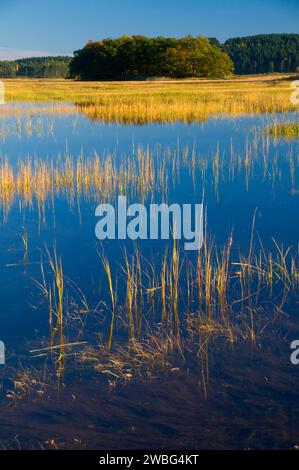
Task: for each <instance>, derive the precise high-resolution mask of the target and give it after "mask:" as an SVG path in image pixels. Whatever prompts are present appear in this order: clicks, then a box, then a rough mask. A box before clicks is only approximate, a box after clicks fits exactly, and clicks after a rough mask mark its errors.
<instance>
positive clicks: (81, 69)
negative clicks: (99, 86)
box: [70, 36, 234, 80]
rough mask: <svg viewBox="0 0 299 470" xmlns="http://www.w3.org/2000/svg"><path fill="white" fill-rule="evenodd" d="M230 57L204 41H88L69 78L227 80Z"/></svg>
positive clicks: (126, 38)
mask: <svg viewBox="0 0 299 470" xmlns="http://www.w3.org/2000/svg"><path fill="white" fill-rule="evenodd" d="M233 70H234V67H233V63H232V61H231V59H230V58H229V56H228V55H227V54H226V52H224V51H223V50H221V48H219V47H218V46H217V45H216V44H215V43H213V42H212V41H209V40H208V39H207V38H204V37H194V36H186V37H184V38H180V39H175V38H164V37H156V38H149V37H145V36H122V37H120V38H118V39H104V40H102V41H96V42H93V41H89V42H88V44H86V46H85V47H84V48H83V49H81V50H79V51H76V52H75V53H74V58H73V60H72V61H71V63H70V76H71V77H72V78H78V79H81V80H128V79H141V78H147V77H171V78H184V77H209V78H218V77H221V78H222V77H226V76H229V75H231V74H232V73H233Z"/></svg>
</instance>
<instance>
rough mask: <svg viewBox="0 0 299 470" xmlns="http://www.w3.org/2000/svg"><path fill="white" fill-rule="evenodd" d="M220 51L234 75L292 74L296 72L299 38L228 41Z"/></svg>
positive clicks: (267, 36) (279, 36)
mask: <svg viewBox="0 0 299 470" xmlns="http://www.w3.org/2000/svg"><path fill="white" fill-rule="evenodd" d="M223 49H224V50H225V51H226V52H227V53H228V54H229V56H230V57H231V59H232V61H233V62H234V66H235V72H236V73H237V74H240V75H242V74H253V73H268V72H269V73H272V72H296V71H298V70H297V69H298V68H299V34H262V35H259V36H248V37H242V38H233V39H228V40H227V41H226V42H225V44H224V45H223Z"/></svg>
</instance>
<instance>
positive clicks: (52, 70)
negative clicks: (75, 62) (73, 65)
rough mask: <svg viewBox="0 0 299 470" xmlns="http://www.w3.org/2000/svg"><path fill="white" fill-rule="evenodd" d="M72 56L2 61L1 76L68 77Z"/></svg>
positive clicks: (0, 64) (0, 62) (0, 63)
mask: <svg viewBox="0 0 299 470" xmlns="http://www.w3.org/2000/svg"><path fill="white" fill-rule="evenodd" d="M70 61H71V57H32V58H28V59H19V60H12V61H8V60H7V61H0V77H5V78H14V77H32V78H66V77H67V76H68V75H69V64H70Z"/></svg>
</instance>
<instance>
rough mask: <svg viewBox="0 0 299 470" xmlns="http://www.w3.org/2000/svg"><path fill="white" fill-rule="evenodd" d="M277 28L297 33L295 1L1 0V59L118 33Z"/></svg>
mask: <svg viewBox="0 0 299 470" xmlns="http://www.w3.org/2000/svg"><path fill="white" fill-rule="evenodd" d="M278 32H293V33H299V0H263V1H261V0H249V1H247V0H246V1H244V0H208V1H201V0H184V1H183V0H182V1H176V0H150V1H144V0H143V1H142V0H107V1H105V0H50V1H47V0H0V59H1V58H2V59H4V58H7V59H13V58H16V57H22V56H27V57H28V56H32V55H42V54H45V53H49V54H71V53H72V52H73V51H74V50H76V49H79V48H81V47H82V46H84V44H85V43H86V42H87V41H88V40H89V39H94V40H95V39H101V38H103V37H117V36H120V35H122V34H145V35H148V36H156V35H164V36H183V35H186V34H195V35H199V34H204V35H206V36H213V37H217V38H218V39H219V40H222V41H223V40H225V39H227V38H228V37H232V36H246V35H251V34H259V33H278Z"/></svg>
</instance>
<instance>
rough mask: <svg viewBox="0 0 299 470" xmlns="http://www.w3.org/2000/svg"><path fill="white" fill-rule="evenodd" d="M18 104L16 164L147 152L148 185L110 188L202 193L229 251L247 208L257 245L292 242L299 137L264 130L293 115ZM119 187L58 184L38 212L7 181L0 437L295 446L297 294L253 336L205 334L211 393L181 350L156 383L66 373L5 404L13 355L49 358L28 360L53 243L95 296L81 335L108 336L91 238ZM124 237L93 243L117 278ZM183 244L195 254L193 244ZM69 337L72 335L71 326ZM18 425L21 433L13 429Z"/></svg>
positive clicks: (42, 330) (136, 194)
mask: <svg viewBox="0 0 299 470" xmlns="http://www.w3.org/2000/svg"><path fill="white" fill-rule="evenodd" d="M11 106H12V107H13V105H11ZM32 106H33V105H32ZM24 108H25V109H26V110H27V114H26V116H24V115H20V117H18V118H16V117H14V116H10V115H7V116H6V117H5V118H1V122H0V158H1V159H2V161H3V162H4V161H5V160H7V162H8V163H9V165H11V167H12V168H13V170H14V171H15V172H18V168H20V162H22V161H23V162H25V161H27V160H28V159H31V161H32V162H34V161H36V160H37V159H39V160H42V161H44V162H47V163H49V162H54V163H55V162H58V161H59V162H61V165H63V162H65V161H67V160H68V159H69V160H70V159H71V160H73V161H75V162H76V161H77V160H78V159H81V160H82V161H85V160H90V159H93V158H94V155H95V154H97V155H98V156H99V158H100V160H101V161H102V162H105V161H107V160H110V161H111V162H112V166H113V168H114V170H115V171H116V172H120V173H121V172H122V171H124V162H127V163H128V162H131V163H132V162H135V164H136V165H137V166H136V168H137V169H138V164H137V162H138V156H140V155H143V156H144V155H145V154H146V152H148V154H149V155H150V158H151V161H152V168H153V172H154V174H155V178H154V183H153V184H152V185H149V186H148V187H145V188H143V189H142V191H140V188H139V189H138V184H137V185H136V184H135V185H134V184H133V183H132V181H129V180H127V182H126V184H125V185H124V186H123V187H122V188H121V189H120V188H117V193H118V194H120V193H121V194H125V195H128V197H129V198H130V201H135V202H139V201H140V202H142V201H143V200H144V201H145V203H146V204H149V202H151V201H154V202H156V203H161V202H163V201H167V202H169V203H173V202H176V203H179V204H187V203H201V202H202V201H203V202H204V208H205V214H206V226H205V230H206V232H207V234H208V235H207V236H208V237H213V238H214V243H215V245H217V246H219V247H220V248H221V247H222V246H223V245H224V244H225V243H226V242H227V239H228V237H229V236H230V234H232V237H233V247H232V256H233V257H234V256H237V254H238V253H239V252H247V251H248V247H249V244H250V239H251V229H252V221H253V217H254V214H256V223H255V242H254V243H255V245H254V246H255V247H256V246H260V245H259V239H260V240H261V241H262V246H263V249H264V250H265V251H267V250H269V251H271V250H273V251H274V250H275V246H274V243H273V239H275V240H277V243H278V244H283V245H284V247H285V248H286V247H288V246H293V247H296V246H297V245H298V208H299V153H298V140H284V139H280V140H277V141H276V140H274V139H273V138H271V137H270V136H267V134H266V132H265V129H266V128H267V126H271V125H273V123H277V122H285V121H295V120H297V119H298V114H294V113H292V114H289V115H267V116H266V115H260V116H255V117H252V116H246V117H241V118H234V119H231V118H230V117H227V118H221V119H217V118H214V119H211V120H209V121H207V122H204V123H200V124H199V123H193V124H184V123H179V122H178V123H170V124H164V125H160V124H148V125H143V126H134V125H129V126H123V125H119V124H117V123H102V122H91V121H90V120H89V119H88V118H86V117H85V116H84V115H81V114H78V113H77V112H76V111H75V110H74V113H72V114H66V115H63V114H62V115H57V116H53V115H50V114H47V113H44V112H40V111H38V109H37V106H36V104H35V105H34V110H33V111H32V113H28V109H30V104H24ZM174 162H175V163H174ZM49 164H50V163H49ZM127 168H128V166H127ZM130 168H131V167H130ZM130 168H129V169H128V172H130V171H131V172H132V170H131V169H130ZM162 169H163V177H160V179H159V176H158V175H159V171H160V172H161V171H162ZM137 172H138V171H137ZM128 181H129V182H128ZM166 188H167V189H168V191H165V190H166ZM113 196H115V194H114V195H113V191H112V193H111V194H109V191H108V190H106V191H104V193H103V192H99V191H97V190H96V189H94V188H93V190H92V191H91V193H90V192H89V190H84V188H83V189H82V191H81V192H80V193H78V192H77V193H76V194H75V195H73V194H70V193H69V192H68V191H67V189H66V190H64V191H63V190H61V191H57V192H56V193H55V194H47V195H46V198H45V201H44V205H43V209H42V213H41V211H39V210H38V207H39V206H40V205H39V204H38V202H37V201H36V197H35V195H33V198H32V199H31V198H30V201H28V198H27V199H26V197H24V194H22V191H20V192H19V194H15V195H13V196H12V197H11V199H10V200H9V201H8V202H7V201H3V200H4V199H5V198H4V192H2V195H1V205H0V207H1V211H0V217H1V251H0V276H1V279H0V281H1V282H0V298H1V309H0V322H1V323H0V325H1V328H0V339H1V340H2V341H4V342H5V345H6V349H7V364H6V366H5V368H2V369H1V374H2V376H3V399H2V402H3V405H2V409H3V422H4V425H3V426H2V427H1V433H0V435H1V440H2V442H3V443H4V445H5V446H7V447H15V446H18V445H20V446H21V447H32V446H33V447H38V445H39V444H38V443H43V444H42V445H43V446H45V447H47V446H50V447H51V445H50V444H47V443H46V441H47V440H48V439H50V438H53V439H54V438H55V440H56V442H57V444H58V445H59V446H61V447H83V448H84V447H91V448H118V446H119V447H120V448H121V447H125V446H126V447H128V448H136V447H144V448H150V447H151V448H157V447H160V448H188V449H191V448H239V447H241V448H244V447H246V448H250V447H253V448H255V447H258V448H267V447H276V448H277V447H283V448H289V447H292V446H294V445H296V444H298V443H299V433H298V430H297V429H296V426H295V423H296V421H297V420H298V411H299V410H298V398H299V396H298V394H299V392H298V391H297V390H299V388H298V385H299V382H298V374H299V369H298V368H296V367H295V366H292V365H291V364H290V360H289V356H290V349H289V345H290V342H291V341H292V340H293V339H296V338H297V337H298V338H299V332H298V326H299V322H298V318H297V308H298V295H296V293H294V294H292V297H291V300H290V301H289V302H288V303H287V304H286V306H284V309H283V312H281V319H280V318H279V320H278V321H277V322H273V323H271V324H270V326H269V327H267V329H266V332H265V336H263V338H261V339H259V340H258V342H257V344H255V346H254V347H252V345H245V346H244V345H241V344H239V345H236V346H235V347H232V346H229V345H227V347H226V346H225V345H223V344H221V339H220V344H218V343H217V342H216V341H215V343H214V340H211V347H210V355H209V385H208V393H207V391H206V394H204V391H203V383H202V382H203V380H202V369H201V367H200V366H199V365H198V363H197V361H196V360H194V357H192V355H191V354H190V357H189V356H188V355H187V356H186V357H185V361H184V363H183V361H181V365H180V367H179V369H180V370H179V371H173V372H168V373H167V372H161V374H155V373H154V374H153V377H152V379H151V380H150V381H144V380H141V379H138V378H137V379H136V381H135V382H134V381H132V382H131V383H130V384H129V385H126V386H123V385H121V386H120V387H119V388H118V389H117V390H116V391H112V392H111V391H109V390H108V389H107V385H106V383H103V380H102V379H101V378H98V379H96V380H95V379H94V378H93V379H91V378H90V377H89V376H88V375H84V372H83V375H82V374H77V372H76V371H74V372H73V373H70V372H68V375H67V379H66V382H67V383H68V384H69V385H68V386H67V387H66V389H65V390H63V392H62V394H61V397H60V399H59V400H57V398H56V397H57V394H56V392H55V390H54V391H53V393H51V392H47V394H49V395H47V396H46V397H45V399H43V397H39V398H38V399H37V400H33V401H31V400H30V399H29V400H28V398H26V400H25V402H24V401H22V400H20V403H17V411H14V414H12V412H11V410H10V409H9V408H7V399H6V398H5V394H6V393H7V390H9V389H10V388H11V385H10V382H9V379H10V378H11V377H13V372H12V369H15V368H18V367H19V366H20V362H21V364H23V363H24V364H26V366H27V365H28V362H29V361H30V364H33V366H34V367H36V368H39V367H41V364H42V361H43V359H42V360H40V359H39V358H33V357H32V354H31V353H30V350H32V349H37V348H39V347H46V346H47V344H46V341H47V338H48V321H49V319H48V309H47V306H46V305H45V302H43V299H42V296H41V294H40V291H39V289H38V287H37V285H36V281H38V282H41V270H40V260H41V256H44V255H43V253H44V252H45V246H48V247H49V248H50V249H52V247H53V245H54V243H56V246H57V252H58V254H59V255H62V257H63V269H64V274H65V276H66V278H67V279H68V290H69V294H68V295H69V296H70V297H71V296H72V295H74V298H75V299H77V298H78V288H79V289H80V291H82V292H84V295H85V296H86V298H87V299H88V302H90V304H91V305H93V306H94V305H97V304H98V303H99V302H102V304H100V306H99V308H98V310H97V311H96V314H93V315H91V318H88V319H87V320H85V318H84V322H85V321H86V325H85V326H86V333H84V334H83V335H81V336H80V338H79V339H80V340H86V341H87V342H89V343H90V344H93V343H94V342H95V335H96V334H97V335H98V334H99V333H103V334H104V335H105V334H107V325H106V324H105V322H103V323H101V320H100V316H101V312H102V311H105V308H106V306H107V304H108V302H109V294H108V291H107V288H105V274H104V272H103V268H102V265H101V261H100V259H99V256H98V253H97V249H96V248H97V242H96V238H95V225H96V222H97V219H96V217H95V209H96V207H97V205H98V204H99V203H100V202H109V201H111V200H113ZM24 233H26V234H27V235H28V260H27V262H24V260H23V257H24V247H23V243H22V239H21V234H24ZM167 245H168V247H169V249H171V246H172V241H169V242H160V241H155V242H153V241H139V242H138V243H137V246H138V248H139V249H140V252H141V254H142V256H144V257H145V258H146V259H147V260H151V262H153V263H154V262H155V260H157V259H158V258H159V257H162V256H163V253H164V251H165V247H166V246H167ZM124 248H126V250H127V251H128V253H133V252H134V249H136V243H135V244H134V243H133V242H129V241H128V242H119V241H104V242H102V244H101V247H100V249H101V250H102V251H103V252H104V253H105V254H106V255H107V257H108V258H109V260H110V262H111V267H112V273H113V276H114V275H115V274H116V273H118V274H120V272H121V268H120V263H121V262H122V261H123V251H124ZM180 248H181V249H182V251H183V248H182V246H181V247H180ZM188 256H190V259H191V261H195V257H196V254H195V253H190V254H188ZM48 274H49V269H47V268H46V273H45V275H46V277H47V276H48ZM182 276H185V273H182ZM47 278H48V277H47ZM119 279H120V281H119V286H118V289H119V291H120V295H121V292H122V291H124V290H125V289H126V286H125V283H124V282H123V281H122V280H121V279H122V278H121V275H120V278H119ZM72 286H76V288H75V287H73V290H72ZM100 287H102V289H101V291H100ZM106 287H107V286H106ZM75 290H76V294H74V291H75ZM278 294H279V293H278ZM183 296H184V293H183ZM278 298H279V297H278V296H276V297H275V296H274V297H273V298H272V299H271V300H269V299H267V298H266V296H265V297H263V295H262V297H261V302H262V303H264V304H263V306H264V307H265V308H266V309H267V305H268V304H269V308H270V307H271V308H272V307H273V305H275V303H277V305H279V300H278ZM266 302H268V304H266ZM71 305H72V304H71ZM73 306H74V305H73ZM76 308H77V307H76ZM76 308H75V306H74V309H75V310H76ZM70 310H71V309H70ZM70 317H72V311H71V312H70ZM262 321H263V319H261V322H260V323H262ZM70 330H71V329H70ZM99 330H100V331H99ZM297 332H298V334H297ZM296 334H297V337H296ZM69 335H70V336H69V339H70V340H72V339H74V338H73V336H72V331H70V332H69ZM223 346H224V351H225V355H224V354H223V350H222V349H221V348H222V347H223ZM224 357H227V360H225V359H224ZM298 367H299V366H298ZM97 390H99V391H101V393H99V394H98V393H97ZM99 395H100V396H101V398H99ZM71 396H72V397H78V401H76V400H77V399H76V398H70V397H71ZM79 397H80V398H79ZM141 397H144V398H141ZM29 421H31V424H32V423H34V426H32V427H30V426H29ZM82 423H83V428H82V429H80V427H81V425H82ZM278 423H279V425H278ZM58 428H63V429H64V431H59V430H58ZM16 434H18V435H19V436H20V437H19V438H18V439H19V441H20V442H19V441H18V442H16V441H15V440H14V436H15V435H16ZM199 436H202V437H201V438H199ZM105 446H106V447H105Z"/></svg>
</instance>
